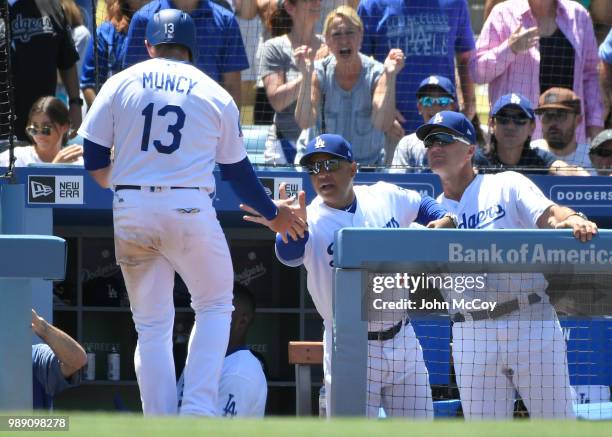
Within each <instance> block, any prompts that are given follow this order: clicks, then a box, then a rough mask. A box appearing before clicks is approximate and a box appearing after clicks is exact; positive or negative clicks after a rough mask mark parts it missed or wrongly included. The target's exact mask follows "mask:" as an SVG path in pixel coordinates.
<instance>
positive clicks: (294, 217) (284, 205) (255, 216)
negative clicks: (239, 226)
mask: <svg viewBox="0 0 612 437" xmlns="http://www.w3.org/2000/svg"><path fill="white" fill-rule="evenodd" d="M279 191H280V199H279V200H276V201H274V203H275V204H276V206H277V208H278V214H277V215H276V217H275V218H274V219H273V220H268V219H266V218H265V217H263V216H262V215H261V214H259V213H258V212H257V211H256V210H255V209H253V208H252V207H250V206H249V205H244V204H241V205H240V209H241V210H243V211H245V212H248V213H249V214H250V215H245V216H243V219H244V220H246V221H248V222H252V223H259V224H260V225H264V226H266V227H268V228H270V229H271V230H272V231H274V232H278V233H279V234H280V235H281V238H282V239H283V241H284V242H285V243H287V242H288V240H287V234H289V236H290V237H291V238H292V239H293V240H297V239H298V238H304V232H306V231H307V230H308V224H307V222H306V193H304V192H303V191H300V192H299V193H298V196H297V203H296V202H295V197H291V198H289V197H288V196H287V192H286V190H285V184H284V183H283V184H281V186H280V190H279Z"/></svg>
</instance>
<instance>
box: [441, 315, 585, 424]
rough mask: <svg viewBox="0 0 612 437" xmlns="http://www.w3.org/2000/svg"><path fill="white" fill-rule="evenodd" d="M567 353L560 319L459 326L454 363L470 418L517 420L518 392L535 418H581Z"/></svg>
mask: <svg viewBox="0 0 612 437" xmlns="http://www.w3.org/2000/svg"><path fill="white" fill-rule="evenodd" d="M543 305H546V306H550V305H549V304H543ZM551 310H552V307H551ZM552 311H553V312H554V310H552ZM566 349H567V346H566V344H565V339H564V337H563V332H562V330H561V325H560V324H559V321H558V320H557V318H556V316H555V315H554V314H553V315H552V317H551V318H549V319H548V320H503V319H502V320H480V321H476V322H474V321H465V322H461V323H455V324H454V325H453V359H454V364H455V373H456V375H457V385H458V386H459V394H460V396H461V405H462V407H463V414H464V416H465V418H466V419H498V418H512V416H513V411H514V401H515V391H516V392H518V393H519V394H520V396H521V398H522V400H523V402H524V403H525V406H526V407H527V410H528V411H529V415H530V417H531V418H567V419H573V418H575V413H574V409H573V405H572V404H573V396H572V391H571V388H570V382H569V371H568V367H567V353H566Z"/></svg>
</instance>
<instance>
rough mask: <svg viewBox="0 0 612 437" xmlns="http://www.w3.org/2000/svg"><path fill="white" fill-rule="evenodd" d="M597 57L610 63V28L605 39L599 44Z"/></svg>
mask: <svg viewBox="0 0 612 437" xmlns="http://www.w3.org/2000/svg"><path fill="white" fill-rule="evenodd" d="M599 58H600V59H601V60H602V61H604V62H607V63H608V64H612V29H610V32H608V36H607V37H606V39H605V41H604V42H603V43H602V44H601V46H599Z"/></svg>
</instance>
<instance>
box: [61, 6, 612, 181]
mask: <svg viewBox="0 0 612 437" xmlns="http://www.w3.org/2000/svg"><path fill="white" fill-rule="evenodd" d="M66 3H70V1H66ZM78 3H79V4H81V5H82V4H85V3H87V2H78ZM91 3H93V5H91V6H90V7H84V8H81V12H82V15H83V16H85V18H86V19H85V25H86V26H87V27H88V29H89V32H90V35H89V36H88V37H84V36H83V37H81V35H82V32H77V33H76V34H75V33H74V32H73V37H74V39H75V43H77V44H76V45H77V50H78V52H79V56H80V61H79V62H78V66H77V68H78V76H79V82H80V87H81V89H82V92H83V97H84V99H85V101H86V104H87V105H90V104H91V103H92V102H93V100H94V99H95V96H96V94H97V92H98V91H99V88H100V86H102V85H103V84H104V83H105V82H106V81H107V80H108V78H109V77H110V76H112V75H113V74H116V73H118V72H120V71H122V70H124V69H125V68H127V67H129V66H131V65H134V64H136V63H138V62H142V61H145V60H147V59H148V58H149V54H148V52H147V49H146V48H145V44H144V41H145V39H146V35H145V31H146V25H147V23H148V21H149V20H150V19H151V18H152V16H153V14H154V13H155V12H157V11H158V10H159V4H160V3H159V2H158V1H153V2H148V1H136V0H133V1H127V0H122V1H119V0H113V1H106V2H105V1H97V2H91ZM581 3H587V2H581ZM588 3H590V6H589V8H590V9H589V10H588V11H587V10H585V9H584V8H583V7H582V6H581V5H579V2H575V1H573V0H567V1H563V2H561V5H560V6H559V9H558V11H557V12H556V13H555V14H557V15H559V16H563V17H564V18H563V19H559V20H557V22H558V25H557V26H555V25H552V26H549V25H545V24H541V25H539V24H538V19H536V18H535V16H534V14H536V12H533V11H531V12H529V13H525V16H526V17H527V18H525V19H524V20H523V19H522V18H521V17H520V14H519V11H520V10H521V8H523V7H527V6H524V5H525V4H526V3H525V2H523V1H519V0H511V1H506V2H500V1H495V0H487V1H485V0H469V1H465V0H452V1H449V0H445V1H418V2H409V3H407V4H404V5H403V6H402V7H401V8H397V7H396V5H395V3H393V2H392V1H388V0H363V1H357V0H325V1H318V0H315V1H305V0H278V1H277V0H272V1H267V2H263V1H254V0H249V1H240V2H238V1H226V0H215V1H213V0H211V1H206V2H195V1H194V2H193V5H192V6H193V7H190V8H187V12H189V13H190V15H191V16H192V18H193V20H194V23H195V25H196V29H197V41H196V43H195V44H194V47H193V48H192V51H193V53H192V55H193V61H194V65H196V66H197V67H198V68H200V69H201V70H203V71H204V72H205V73H206V74H208V75H209V76H210V77H211V78H213V79H214V80H215V81H217V82H218V83H220V84H221V85H222V86H223V87H224V88H225V89H226V90H227V91H228V92H229V93H230V94H231V95H232V97H234V100H235V101H236V104H237V105H238V107H239V109H240V113H241V122H242V125H243V132H244V140H245V145H246V148H247V151H248V153H249V158H250V160H251V162H253V163H255V164H258V165H272V166H288V167H292V166H294V164H296V163H299V159H300V156H301V154H302V153H303V149H304V147H305V145H306V144H307V143H308V141H309V140H311V139H312V138H314V137H315V136H316V135H318V134H320V133H335V134H340V135H343V136H344V137H345V138H346V139H348V140H349V142H351V144H352V145H353V149H354V152H355V158H356V161H357V162H358V163H359V164H360V166H361V167H362V168H368V167H392V171H394V172H398V173H404V172H422V171H427V170H428V162H427V157H426V151H425V149H424V147H423V143H422V142H421V141H420V140H419V139H418V138H417V137H416V135H415V130H416V128H417V127H418V126H419V125H421V124H423V123H426V122H428V121H429V120H430V119H432V118H433V116H434V115H435V114H436V113H437V112H439V111H442V110H453V111H462V112H463V113H464V114H465V115H466V116H467V118H469V119H470V120H471V121H472V122H473V125H474V128H475V132H474V138H473V140H472V141H473V142H474V143H475V144H477V145H478V150H479V154H478V159H476V160H475V164H476V165H477V166H478V167H479V168H480V169H481V170H482V171H483V172H496V171H500V170H501V169H504V168H513V169H518V170H520V171H523V172H529V173H540V174H547V173H556V174H575V175H588V174H596V173H597V172H596V170H595V168H602V174H608V173H609V168H608V166H607V164H606V163H605V162H602V160H601V159H599V157H598V155H595V157H593V155H592V154H589V144H590V141H591V140H592V139H593V138H594V136H595V135H596V134H597V133H598V132H599V130H601V128H603V127H604V125H605V124H606V116H607V114H609V111H608V107H609V102H610V101H612V99H610V95H611V94H610V93H611V91H610V90H611V89H612V86H610V84H611V83H612V82H611V78H612V73H611V72H612V59H611V56H612V55H610V54H609V53H612V49H606V48H605V47H607V46H606V44H605V43H604V39H605V37H606V35H607V34H608V30H609V28H610V24H612V18H611V17H612V12H610V10H609V9H610V6H609V4H608V5H606V4H604V3H606V0H600V1H597V0H595V1H591V2H588ZM608 3H609V2H608ZM494 6H495V7H494ZM338 8H341V9H338ZM589 13H590V15H589ZM93 16H95V20H94V19H92V17H93ZM567 17H571V18H567ZM541 22H542V23H549V22H550V21H549V20H544V19H542V20H541ZM552 22H554V20H553V21H552ZM326 23H327V27H325V24H326ZM71 25H72V27H73V29H76V28H78V27H79V26H78V22H77V23H75V24H71ZM600 44H601V46H602V47H603V48H602V49H599V46H600ZM598 50H599V51H598ZM606 59H608V61H606ZM153 83H154V84H156V86H160V87H161V88H163V87H164V86H166V85H167V84H166V82H164V79H163V78H161V77H159V78H158V82H153ZM559 87H562V88H566V89H567V90H568V91H569V92H571V93H573V94H567V93H566V94H563V93H561V94H559V93H558V92H557V93H553V95H549V96H548V101H547V102H544V100H546V99H544V100H542V102H540V100H541V97H542V95H543V93H545V92H546V91H547V90H549V89H551V88H559ZM512 94H516V95H521V96H523V97H524V98H525V100H524V102H527V103H528V105H529V106H530V107H531V109H530V110H529V111H528V112H529V117H528V120H522V119H519V120H515V118H517V117H518V118H524V117H522V115H521V113H520V108H519V112H518V113H516V114H515V113H513V112H512V111H502V112H501V113H499V114H495V115H498V116H499V117H497V118H495V117H491V116H492V115H494V114H493V111H492V109H493V108H494V107H495V104H496V102H497V101H498V100H499V99H500V98H501V97H502V96H504V95H512ZM568 96H569V97H568ZM542 99H543V98H542ZM559 102H566V103H567V102H569V103H567V104H565V103H559ZM507 103H508V104H510V106H512V105H514V106H515V107H518V106H520V105H516V104H515V103H513V102H512V101H510V100H508V102H507ZM544 103H546V104H547V105H548V106H549V107H548V109H547V111H548V112H549V114H548V115H546V116H545V114H544V113H540V112H538V114H535V113H533V111H534V110H536V109H537V108H538V107H540V106H542V105H543V104H544ZM515 109H516V108H515ZM572 138H573V139H575V140H576V141H577V144H578V147H577V148H576V149H575V150H573V147H574V146H573V145H571V144H570V143H571V139H572ZM507 147H513V148H516V149H517V150H519V151H520V150H523V149H525V150H524V152H523V154H522V155H520V159H519V160H516V159H510V158H509V157H508V156H506V155H505V154H504V153H501V154H500V153H498V150H500V149H503V148H507ZM568 147H569V149H572V150H571V152H572V153H568V150H569V149H568ZM532 149H533V150H532ZM540 150H543V152H542V151H540ZM555 157H557V158H560V160H561V161H564V162H567V163H568V164H570V166H571V167H572V168H566V167H565V166H563V167H561V166H559V165H553V163H554V162H555Z"/></svg>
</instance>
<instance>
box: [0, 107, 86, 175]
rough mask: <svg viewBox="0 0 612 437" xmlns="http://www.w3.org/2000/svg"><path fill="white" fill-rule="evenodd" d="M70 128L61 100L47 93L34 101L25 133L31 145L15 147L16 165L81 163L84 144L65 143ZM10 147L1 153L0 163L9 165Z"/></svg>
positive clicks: (0, 164)
mask: <svg viewBox="0 0 612 437" xmlns="http://www.w3.org/2000/svg"><path fill="white" fill-rule="evenodd" d="M69 130H70V117H69V113H68V108H67V107H66V105H65V104H64V102H62V101H61V100H59V99H57V98H55V97H52V96H46V97H41V98H39V99H38V100H36V101H35V102H34V104H33V105H32V108H31V109H30V113H29V115H28V121H27V123H26V133H27V135H28V137H29V138H30V140H31V141H32V145H31V146H24V147H17V148H15V166H16V167H25V166H28V165H30V164H41V163H53V164H78V165H83V146H80V145H71V146H66V143H67V142H68V132H69ZM8 160H9V151H8V150H6V151H5V152H3V153H2V154H0V166H3V167H6V166H8Z"/></svg>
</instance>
